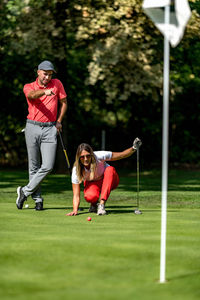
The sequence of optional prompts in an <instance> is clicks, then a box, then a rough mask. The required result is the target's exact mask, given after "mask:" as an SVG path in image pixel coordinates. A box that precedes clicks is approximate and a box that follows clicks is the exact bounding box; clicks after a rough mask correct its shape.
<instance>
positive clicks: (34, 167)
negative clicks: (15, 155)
mask: <svg viewBox="0 0 200 300" xmlns="http://www.w3.org/2000/svg"><path fill="white" fill-rule="evenodd" d="M25 139H26V146H27V152H28V168H29V183H28V184H27V185H26V186H24V187H23V189H22V190H23V192H24V194H25V196H26V197H28V196H29V195H31V196H32V198H33V200H35V202H36V203H37V202H42V201H43V199H42V196H41V188H40V183H41V182H42V180H43V179H44V178H45V177H46V176H47V174H49V173H50V172H51V171H52V169H53V166H54V162H55V157H56V148H57V129H56V127H55V126H50V127H41V126H38V125H35V124H30V123H26V128H25Z"/></svg>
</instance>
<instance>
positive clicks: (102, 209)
mask: <svg viewBox="0 0 200 300" xmlns="http://www.w3.org/2000/svg"><path fill="white" fill-rule="evenodd" d="M97 215H99V216H103V215H106V211H105V205H104V204H99V205H98V210H97Z"/></svg>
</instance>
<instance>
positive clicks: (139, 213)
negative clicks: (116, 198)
mask: <svg viewBox="0 0 200 300" xmlns="http://www.w3.org/2000/svg"><path fill="white" fill-rule="evenodd" d="M136 148H137V208H136V209H135V210H134V213H135V214H136V215H141V214H142V212H141V210H139V206H140V197H139V192H140V158H139V148H140V146H139V145H138V143H137V144H136Z"/></svg>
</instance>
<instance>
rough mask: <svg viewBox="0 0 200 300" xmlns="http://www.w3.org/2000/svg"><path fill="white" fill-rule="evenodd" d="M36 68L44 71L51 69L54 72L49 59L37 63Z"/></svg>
mask: <svg viewBox="0 0 200 300" xmlns="http://www.w3.org/2000/svg"><path fill="white" fill-rule="evenodd" d="M38 70H44V71H53V72H55V73H56V71H55V69H54V65H53V64H52V63H51V62H50V61H49V60H44V61H42V62H41V63H40V64H39V65H38Z"/></svg>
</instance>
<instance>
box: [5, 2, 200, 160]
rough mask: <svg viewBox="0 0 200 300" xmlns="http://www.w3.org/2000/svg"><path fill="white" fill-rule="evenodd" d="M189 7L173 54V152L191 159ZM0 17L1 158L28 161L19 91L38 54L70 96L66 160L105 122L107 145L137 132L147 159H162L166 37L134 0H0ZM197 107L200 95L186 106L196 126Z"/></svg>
mask: <svg viewBox="0 0 200 300" xmlns="http://www.w3.org/2000/svg"><path fill="white" fill-rule="evenodd" d="M190 6H191V9H192V17H191V19H190V21H189V23H188V26H187V29H186V33H185V35H184V38H183V40H182V41H181V43H180V45H178V47H176V48H175V49H171V55H170V63H171V66H170V69H171V70H170V91H171V94H170V102H171V103H170V159H171V161H172V162H188V160H190V161H191V162H193V163H194V162H196V161H197V159H198V157H199V154H198V153H199V147H198V145H197V140H198V133H197V130H192V134H191V127H190V126H189V122H187V120H186V117H185V109H188V107H187V102H188V100H187V99H188V97H191V93H192V98H193V99H197V98H198V93H199V85H200V81H199V71H200V54H199V53H200V51H199V50H200V42H199V40H200V39H199V37H200V33H199V19H200V15H199V14H200V6H199V1H197V0H191V1H190ZM0 22H1V25H2V26H1V27H2V30H1V36H0V45H1V46H0V67H1V75H2V76H1V78H0V91H1V96H2V99H4V101H3V104H2V109H1V111H0V120H1V121H0V135H1V138H2V141H1V144H0V145H1V146H0V152H1V160H0V163H8V164H9V163H13V162H14V161H15V162H16V163H17V159H16V155H18V156H19V158H20V159H19V160H20V161H21V162H22V161H24V162H26V155H25V153H24V142H22V136H23V135H18V134H17V131H18V128H23V127H24V123H25V119H26V115H27V104H26V100H25V97H24V95H23V91H22V90H23V86H24V84H25V83H27V82H31V81H34V80H35V76H36V73H35V71H36V69H37V65H38V64H39V63H40V62H41V61H42V60H44V59H49V60H52V62H53V63H54V64H55V66H56V68H57V70H58V74H57V77H58V78H59V79H61V81H62V82H63V84H64V86H65V89H66V91H67V94H68V102H69V110H68V113H67V117H66V118H65V122H64V138H65V142H66V143H67V144H68V145H69V152H70V157H72V159H73V157H74V155H75V151H76V147H77V145H78V144H79V143H80V142H83V140H84V141H86V142H88V143H90V144H92V145H93V147H94V148H96V149H97V148H100V146H101V145H100V144H101V131H102V129H104V130H106V138H107V139H106V148H109V150H113V151H114V150H115V149H116V150H120V149H121V150H122V148H123V146H124V147H126V146H129V145H130V143H131V142H132V139H133V138H134V137H135V136H136V135H137V136H138V135H139V136H140V137H141V138H142V139H143V145H145V147H144V148H143V156H144V158H145V161H147V162H149V157H151V162H160V160H161V135H162V72H163V37H162V36H161V34H160V33H159V31H158V30H157V29H156V28H155V26H154V24H153V23H152V22H151V21H150V19H149V18H148V17H147V16H146V15H145V14H144V12H143V11H142V7H141V1H140V0H128V1H127V0H116V1H111V0H109V1H105V0H95V1H90V0H83V1H75V0H73V1H67V0H50V1H46V0H41V1H34V0H21V1H19V0H10V1H8V0H4V1H2V2H1V4H0ZM180 99H182V101H180ZM183 101H184V103H183ZM195 101H196V100H195ZM198 109H199V107H198V105H197V101H196V102H195V103H194V105H190V107H189V112H190V116H192V120H193V121H192V122H190V123H191V124H193V126H194V127H193V128H198V124H199V123H198V122H199V118H198ZM6 124H9V128H7V130H5V128H4V126H6ZM177 132H180V133H181V134H180V135H179V134H177ZM66 135H67V138H66ZM191 135H192V139H193V142H192V149H190V150H189V149H188V147H186V146H185V145H186V144H187V143H188V141H189V136H190V137H191ZM119 136H120V145H119ZM8 137H9V138H8ZM11 141H12V142H11ZM177 141H178V143H177ZM195 141H196V142H195ZM183 148H184V149H185V150H184V151H182V150H183ZM14 153H15V154H14ZM23 156H24V158H23ZM6 157H9V159H7V158H6ZM61 165H62V164H61Z"/></svg>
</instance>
